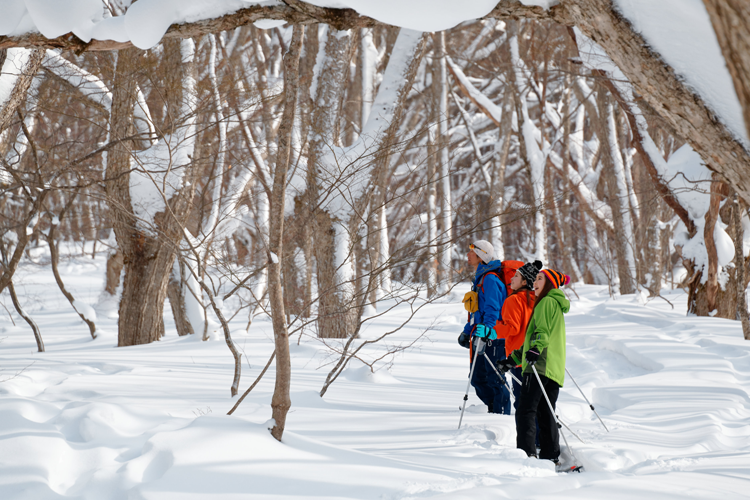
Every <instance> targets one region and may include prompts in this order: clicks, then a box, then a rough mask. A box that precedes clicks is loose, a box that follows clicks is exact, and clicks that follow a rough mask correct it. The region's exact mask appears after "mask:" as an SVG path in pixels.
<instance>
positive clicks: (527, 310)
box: [495, 290, 534, 356]
mask: <svg viewBox="0 0 750 500" xmlns="http://www.w3.org/2000/svg"><path fill="white" fill-rule="evenodd" d="M527 295H528V297H527ZM532 312H534V292H533V291H530V290H522V291H519V292H514V293H513V295H511V296H510V297H508V298H507V299H505V303H503V310H502V314H501V315H500V317H501V318H502V319H500V320H498V322H497V323H496V324H495V331H496V332H497V337H498V338H501V339H505V355H506V356H508V355H510V353H512V352H513V351H515V350H516V349H520V348H521V346H523V341H524V339H525V338H526V327H527V326H528V324H529V320H530V319H531V313H532Z"/></svg>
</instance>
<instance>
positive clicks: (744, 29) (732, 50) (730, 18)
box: [703, 0, 750, 136]
mask: <svg viewBox="0 0 750 500" xmlns="http://www.w3.org/2000/svg"><path fill="white" fill-rule="evenodd" d="M703 3H704V4H705V5H706V10H707V11H708V15H709V17H710V18H711V24H713V27H714V32H715V33H716V38H717V39H718V40H719V46H720V47H721V52H722V54H723V55H724V59H725V61H726V64H727V69H728V70H729V74H730V75H731V76H732V82H733V83H734V90H735V91H736V92H737V97H738V98H739V99H740V105H741V106H742V116H743V118H744V119H745V128H746V129H747V133H748V136H750V2H747V0H703Z"/></svg>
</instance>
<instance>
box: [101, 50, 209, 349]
mask: <svg viewBox="0 0 750 500" xmlns="http://www.w3.org/2000/svg"><path fill="white" fill-rule="evenodd" d="M165 50H176V51H179V50H180V44H171V47H170V46H169V45H168V46H167V47H165ZM142 54H143V52H142V51H140V50H138V49H126V50H121V51H120V52H119V54H118V58H117V68H116V72H115V83H114V85H113V91H112V111H111V114H110V138H111V140H113V141H114V140H118V139H123V138H126V137H130V136H131V135H133V105H134V103H135V99H136V88H137V87H136V77H137V74H138V72H139V71H140V64H139V60H140V58H141V57H142ZM178 60H180V61H181V58H178ZM194 66H195V65H194V63H191V62H184V63H181V65H180V67H181V70H182V71H187V72H192V71H194ZM165 69H166V70H168V71H169V70H171V71H175V70H176V69H175V68H165ZM184 98H186V97H185V96H182V94H181V93H180V92H177V93H175V97H174V101H172V99H170V101H172V102H169V103H167V105H168V108H169V110H170V111H171V112H178V110H180V109H181V99H184ZM131 148H132V142H130V141H122V142H119V143H118V144H117V145H115V146H114V147H113V148H112V149H111V150H110V151H109V154H108V155H107V171H106V177H105V186H106V193H107V203H108V205H109V207H110V214H111V218H112V223H113V227H114V231H115V236H116V238H117V244H118V246H119V248H120V249H121V251H122V253H123V262H124V269H125V275H124V278H123V291H122V298H121V299H120V307H119V320H118V346H129V345H138V344H147V343H150V342H153V341H155V340H158V339H159V338H161V337H162V336H163V335H164V321H163V311H164V300H165V299H166V297H167V284H168V282H169V277H170V273H171V269H172V263H173V261H174V258H175V253H176V248H177V242H179V240H180V239H181V238H182V235H183V233H182V227H183V224H184V218H185V214H186V213H187V210H188V208H189V206H190V202H191V201H192V193H193V189H194V184H195V183H192V182H191V183H190V187H188V188H185V189H183V190H182V191H180V192H178V193H177V194H176V195H174V196H173V197H172V198H171V199H170V200H169V202H168V209H167V211H166V213H164V212H162V213H160V214H157V215H156V217H154V220H155V223H156V228H155V229H154V230H146V229H143V228H142V227H140V226H139V225H138V223H137V222H138V221H137V220H136V217H135V214H134V212H133V208H132V203H131V196H130V175H129V172H130V169H131V165H132V151H131ZM186 175H188V174H186ZM144 304H146V305H148V307H144Z"/></svg>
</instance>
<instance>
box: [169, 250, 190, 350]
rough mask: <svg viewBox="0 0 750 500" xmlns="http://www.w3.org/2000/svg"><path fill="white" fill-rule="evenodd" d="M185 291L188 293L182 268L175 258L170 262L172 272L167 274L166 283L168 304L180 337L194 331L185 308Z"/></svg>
mask: <svg viewBox="0 0 750 500" xmlns="http://www.w3.org/2000/svg"><path fill="white" fill-rule="evenodd" d="M186 292H187V293H190V292H189V291H188V290H187V286H186V284H185V273H184V269H183V266H182V264H181V263H180V262H179V260H178V259H175V261H174V263H173V264H172V272H171V273H170V275H169V282H168V283H167V297H169V306H170V308H171V309H172V316H173V317H174V324H175V328H177V335H179V336H180V337H182V336H185V335H193V334H194V333H195V331H194V330H193V325H192V324H191V323H190V319H189V318H188V314H187V310H186V308H185V293H186Z"/></svg>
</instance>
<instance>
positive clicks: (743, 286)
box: [732, 193, 750, 340]
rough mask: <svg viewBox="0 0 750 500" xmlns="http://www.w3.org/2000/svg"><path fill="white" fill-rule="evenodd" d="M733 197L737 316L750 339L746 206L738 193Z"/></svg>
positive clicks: (746, 338) (743, 330)
mask: <svg viewBox="0 0 750 500" xmlns="http://www.w3.org/2000/svg"><path fill="white" fill-rule="evenodd" d="M733 198H734V199H733V204H734V207H733V210H732V226H733V227H734V234H733V238H732V240H733V242H734V268H735V273H736V280H735V285H736V286H735V293H736V295H737V299H736V300H737V318H738V319H739V320H740V322H741V323H742V335H743V337H745V340H750V314H748V310H747V291H746V290H747V281H746V279H745V276H746V275H747V272H746V269H745V266H746V264H745V252H744V239H745V232H744V229H743V228H742V214H743V213H745V210H744V208H745V207H743V206H742V201H741V200H740V198H739V196H737V194H736V193H735V195H734V197H733Z"/></svg>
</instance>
